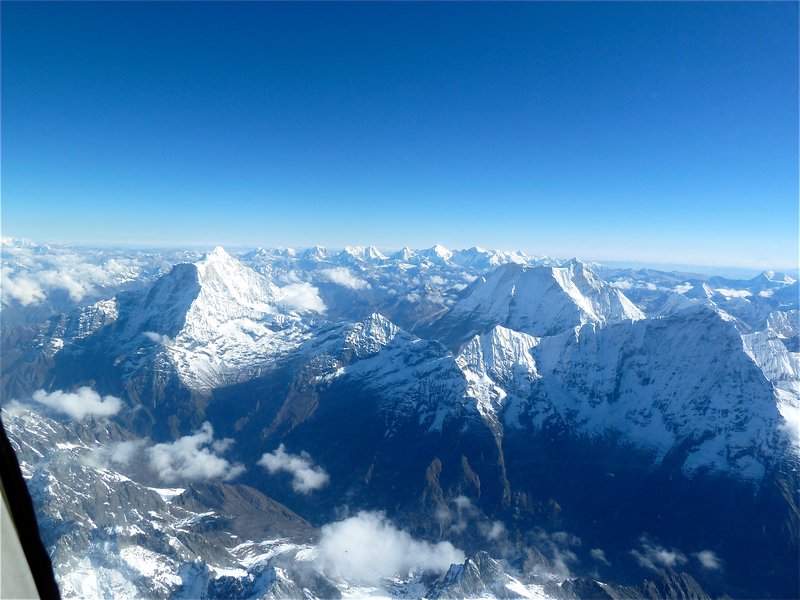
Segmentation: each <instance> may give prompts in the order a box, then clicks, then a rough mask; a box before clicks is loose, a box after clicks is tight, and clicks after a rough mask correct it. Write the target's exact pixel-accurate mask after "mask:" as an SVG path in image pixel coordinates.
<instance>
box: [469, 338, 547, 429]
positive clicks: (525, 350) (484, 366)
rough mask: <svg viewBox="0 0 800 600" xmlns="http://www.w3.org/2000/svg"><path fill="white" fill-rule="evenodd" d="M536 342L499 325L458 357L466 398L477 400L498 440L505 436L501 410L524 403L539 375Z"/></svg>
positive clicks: (470, 342) (473, 341)
mask: <svg viewBox="0 0 800 600" xmlns="http://www.w3.org/2000/svg"><path fill="white" fill-rule="evenodd" d="M538 343H539V340H538V339H537V338H534V337H531V336H529V335H526V334H524V333H519V332H516V331H513V330H511V329H506V328H505V327H502V326H500V325H498V326H497V327H495V328H494V329H492V330H491V331H490V332H489V333H487V334H484V335H477V336H475V337H474V338H472V340H470V341H469V342H467V343H466V344H464V346H463V347H462V348H461V351H460V352H459V354H458V356H457V357H456V362H457V364H458V366H459V368H461V370H462V371H463V373H464V376H465V377H466V380H467V382H468V385H469V387H468V389H467V395H468V396H470V397H471V398H473V399H474V400H475V403H476V405H477V407H478V410H479V411H480V413H481V416H482V417H483V418H484V420H485V421H486V422H487V424H489V425H490V426H491V427H492V429H493V430H494V431H495V433H496V434H497V435H498V436H501V435H502V422H501V417H500V412H501V410H502V409H503V408H504V407H505V406H506V405H507V404H509V402H510V400H509V398H508V396H509V395H511V396H512V397H514V398H515V399H516V405H517V406H518V405H519V404H520V403H522V402H525V401H526V400H527V399H528V398H530V396H531V394H532V392H533V384H534V382H535V381H536V380H537V379H539V377H540V375H539V373H538V372H537V370H536V362H535V361H534V359H533V349H534V347H535V346H536V345H537V344H538Z"/></svg>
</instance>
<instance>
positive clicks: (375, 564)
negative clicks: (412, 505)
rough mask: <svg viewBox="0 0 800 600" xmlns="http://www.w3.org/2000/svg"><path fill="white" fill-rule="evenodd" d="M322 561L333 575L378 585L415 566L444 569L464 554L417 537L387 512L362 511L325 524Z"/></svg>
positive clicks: (448, 544)
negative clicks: (398, 525)
mask: <svg viewBox="0 0 800 600" xmlns="http://www.w3.org/2000/svg"><path fill="white" fill-rule="evenodd" d="M319 560H320V562H321V563H322V566H323V568H324V569H325V571H326V572H328V573H330V574H334V575H339V576H341V577H344V578H345V579H347V580H349V581H358V582H363V583H367V584H372V585H377V584H378V583H380V580H381V579H382V578H385V577H392V576H394V575H406V574H408V572H409V571H411V570H412V569H423V570H426V571H435V572H444V571H446V570H447V569H448V568H450V565H452V564H454V563H462V562H464V560H465V557H464V553H463V552H462V551H461V550H459V549H458V548H456V547H455V546H453V545H452V544H451V543H450V542H439V543H438V544H431V543H429V542H424V541H420V540H415V539H414V538H412V537H411V535H410V534H409V533H408V532H406V531H403V530H401V529H398V528H397V527H395V526H394V525H393V524H392V523H391V521H389V520H388V519H387V518H386V515H385V514H384V513H382V512H366V511H362V512H360V513H358V514H357V515H356V516H354V517H350V518H348V519H345V520H343V521H339V522H337V523H331V524H328V525H324V526H323V527H322V530H321V534H320V541H319Z"/></svg>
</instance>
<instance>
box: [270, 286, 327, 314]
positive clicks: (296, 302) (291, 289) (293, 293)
mask: <svg viewBox="0 0 800 600" xmlns="http://www.w3.org/2000/svg"><path fill="white" fill-rule="evenodd" d="M280 296H281V297H280V301H281V302H283V303H284V304H286V305H287V306H289V307H290V308H297V309H300V310H313V311H315V312H320V313H322V312H325V311H326V310H327V307H326V306H325V303H324V302H323V301H322V298H320V297H319V290H318V289H317V288H315V287H314V286H313V285H311V284H310V283H292V284H289V285H287V286H284V287H282V288H280Z"/></svg>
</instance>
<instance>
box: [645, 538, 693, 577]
mask: <svg viewBox="0 0 800 600" xmlns="http://www.w3.org/2000/svg"><path fill="white" fill-rule="evenodd" d="M639 544H640V546H639V548H638V549H635V550H631V554H632V555H633V556H634V558H636V560H637V561H638V563H639V564H640V565H641V566H643V567H645V568H646V569H651V570H653V571H658V570H659V569H660V568H662V567H666V568H669V569H673V568H675V567H678V566H680V565H682V564H685V563H686V561H687V559H686V555H685V554H683V553H682V552H681V551H680V550H677V549H675V548H672V549H667V548H665V547H664V546H660V545H658V544H654V543H652V542H650V541H649V540H648V538H647V537H645V536H642V537H641V538H639Z"/></svg>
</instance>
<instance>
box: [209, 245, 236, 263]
mask: <svg viewBox="0 0 800 600" xmlns="http://www.w3.org/2000/svg"><path fill="white" fill-rule="evenodd" d="M231 261H234V262H235V261H236V259H235V258H234V257H233V256H231V255H230V254H228V252H227V251H226V250H225V248H223V247H222V246H217V247H215V248H214V249H213V250H212V251H211V252H207V253H206V255H205V256H204V257H203V258H202V260H201V261H200V262H201V263H211V262H217V263H218V262H231Z"/></svg>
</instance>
